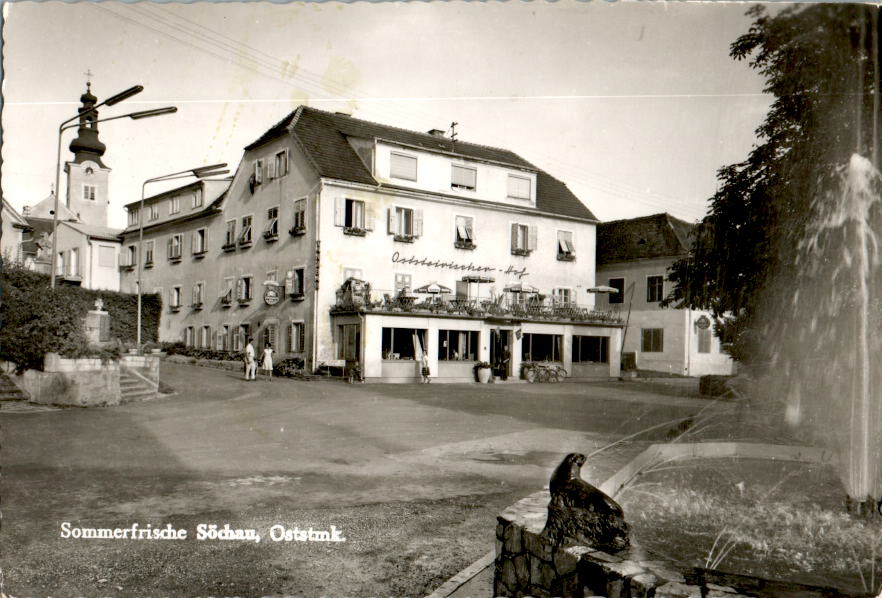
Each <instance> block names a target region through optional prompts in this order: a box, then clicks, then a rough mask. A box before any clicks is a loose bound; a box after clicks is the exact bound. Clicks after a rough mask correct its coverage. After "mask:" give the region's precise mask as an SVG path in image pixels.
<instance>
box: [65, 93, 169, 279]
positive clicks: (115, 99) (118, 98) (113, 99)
mask: <svg viewBox="0 0 882 598" xmlns="http://www.w3.org/2000/svg"><path fill="white" fill-rule="evenodd" d="M142 91H144V86H142V85H134V86H132V87H130V88H128V89H126V90H125V91H121V92H119V93H118V94H116V95H112V96H110V97H109V98H107V99H106V100H104V101H103V102H100V103H98V104H96V105H94V106H92V107H91V108H89V109H88V110H83V111H82V112H78V113H77V114H76V116H72V117H71V118H69V119H67V120H65V121H63V122H62V123H61V124H60V125H58V152H57V154H56V159H55V198H54V201H53V204H54V210H53V214H52V257H51V259H50V262H49V263H50V264H51V265H50V270H49V274H50V278H49V280H50V288H52V289H54V288H55V276H56V273H55V269H56V268H57V267H58V266H57V262H58V256H57V255H56V253H57V251H58V193H59V189H58V185H59V182H60V177H61V173H60V171H61V135H62V133H64V131H65V130H67V129H71V128H73V127H77V126H79V123H75V124H68V123H70V122H71V121H74V120H77V119H79V118H82V117H83V116H85V115H86V114H91V113H93V112H95V111H97V110H98V108H100V107H101V106H113V105H115V104H119V103H120V102H122V101H123V100H127V99H129V98H130V97H132V96H133V95H136V94H139V93H141V92H142ZM175 111H177V108H174V107H168V108H160V109H157V110H142V111H141V112H133V113H131V114H124V115H122V116H113V117H110V118H102V119H98V120H96V121H94V122H95V123H96V124H97V123H99V122H105V121H108V120H116V119H118V118H125V117H129V118H131V119H133V120H137V119H139V118H148V117H150V116H160V115H162V114H169V113H171V112H175Z"/></svg>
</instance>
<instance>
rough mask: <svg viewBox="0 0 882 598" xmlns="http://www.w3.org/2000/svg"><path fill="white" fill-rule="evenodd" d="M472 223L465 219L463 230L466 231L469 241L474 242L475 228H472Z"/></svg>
mask: <svg viewBox="0 0 882 598" xmlns="http://www.w3.org/2000/svg"><path fill="white" fill-rule="evenodd" d="M473 223H474V221H473V220H472V219H471V218H466V220H465V229H466V234H467V235H468V240H469V241H474V240H475V227H474V224H473Z"/></svg>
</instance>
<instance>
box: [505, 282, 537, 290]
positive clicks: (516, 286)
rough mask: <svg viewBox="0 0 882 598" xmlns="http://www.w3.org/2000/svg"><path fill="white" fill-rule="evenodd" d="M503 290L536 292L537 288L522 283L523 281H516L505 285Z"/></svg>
mask: <svg viewBox="0 0 882 598" xmlns="http://www.w3.org/2000/svg"><path fill="white" fill-rule="evenodd" d="M502 290H503V291H507V292H509V293H538V292H539V289H537V288H536V287H534V286H532V285H529V284H524V283H523V282H516V283H514V284H510V285H507V286H506V287H505V288H504V289H502Z"/></svg>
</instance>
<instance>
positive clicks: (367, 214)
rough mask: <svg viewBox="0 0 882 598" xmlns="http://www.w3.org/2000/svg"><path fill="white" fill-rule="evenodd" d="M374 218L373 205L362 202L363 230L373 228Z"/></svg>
mask: <svg viewBox="0 0 882 598" xmlns="http://www.w3.org/2000/svg"><path fill="white" fill-rule="evenodd" d="M375 220H376V214H375V212H374V205H373V204H370V203H367V202H365V204H364V228H365V230H374V225H375Z"/></svg>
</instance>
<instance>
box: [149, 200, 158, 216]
mask: <svg viewBox="0 0 882 598" xmlns="http://www.w3.org/2000/svg"><path fill="white" fill-rule="evenodd" d="M149 218H150V220H159V204H155V203H154V204H150V215H149Z"/></svg>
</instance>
